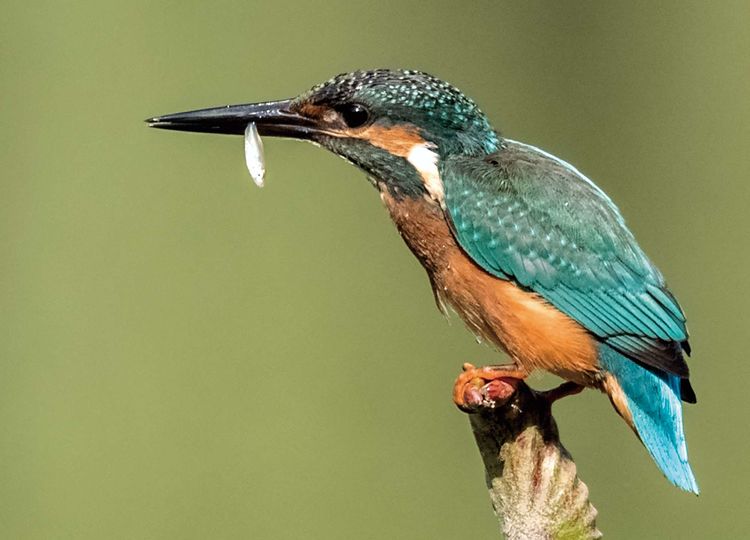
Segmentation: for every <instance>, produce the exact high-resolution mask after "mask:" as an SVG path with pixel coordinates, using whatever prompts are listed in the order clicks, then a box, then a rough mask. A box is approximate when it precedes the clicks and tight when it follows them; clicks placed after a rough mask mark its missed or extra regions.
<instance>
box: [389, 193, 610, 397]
mask: <svg viewBox="0 0 750 540" xmlns="http://www.w3.org/2000/svg"><path fill="white" fill-rule="evenodd" d="M382 198H383V201H384V202H385V204H386V206H387V207H388V209H389V211H390V213H391V216H392V217H393V220H394V222H395V223H396V226H397V227H398V230H399V232H400V233H401V236H402V237H403V238H404V240H405V241H406V243H407V245H408V246H409V248H410V249H411V250H412V252H413V253H414V254H415V255H416V257H417V258H418V259H419V260H420V262H421V263H422V265H423V266H424V267H425V269H426V270H427V273H428V274H429V276H430V281H431V283H432V286H433V290H434V291H435V296H436V298H437V299H438V301H439V302H441V301H442V302H445V303H447V304H450V305H451V306H452V307H453V309H454V310H455V311H456V312H457V313H458V314H459V316H460V317H461V318H462V319H463V320H464V321H465V322H466V324H467V325H468V326H469V328H470V329H471V330H472V331H473V332H474V333H475V334H477V336H479V337H480V338H482V339H484V340H485V341H489V342H490V343H493V344H494V345H496V346H497V347H499V348H501V349H503V350H505V351H506V352H507V353H508V354H509V355H510V357H511V358H512V359H513V361H514V362H516V364H518V366H519V367H521V368H522V369H524V370H526V371H529V372H530V371H532V370H534V369H537V368H540V369H544V370H547V371H550V372H552V373H555V374H557V375H559V376H561V377H563V378H565V379H567V380H572V381H574V382H577V383H579V384H584V385H587V386H596V385H597V381H598V378H597V376H598V374H599V367H598V362H597V349H596V341H595V339H594V338H593V337H592V335H591V334H590V333H589V332H588V331H587V330H586V329H585V328H583V327H582V326H581V325H580V324H578V323H577V322H576V321H574V320H573V319H571V318H570V317H568V316H567V315H565V314H564V313H562V312H561V311H559V310H558V309H557V308H555V307H554V306H552V305H551V304H549V303H547V302H546V301H545V300H544V299H543V298H542V297H540V296H539V295H538V294H536V293H533V292H530V291H525V290H523V289H522V288H520V287H518V286H517V285H516V284H515V283H513V282H511V281H506V280H502V279H499V278H497V277H495V276H492V275H491V274H489V273H487V272H485V271H484V270H483V269H481V268H480V267H479V266H477V265H476V264H475V263H474V262H473V261H472V260H471V259H470V258H469V257H468V256H467V255H466V254H465V253H464V251H463V250H462V249H461V248H460V247H459V246H458V244H457V243H456V241H455V239H454V237H453V234H452V233H451V231H450V229H449V228H448V224H447V223H446V221H445V218H444V216H443V212H442V210H441V209H440V208H439V207H438V206H437V205H436V204H435V203H434V202H433V201H431V200H427V199H412V198H408V197H406V198H403V199H397V198H395V197H393V196H391V195H389V194H388V193H387V192H384V193H383V195H382Z"/></svg>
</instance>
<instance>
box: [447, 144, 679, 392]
mask: <svg viewBox="0 0 750 540" xmlns="http://www.w3.org/2000/svg"><path fill="white" fill-rule="evenodd" d="M441 179H442V180H443V186H444V190H445V203H446V211H447V215H448V218H449V220H450V221H451V222H452V224H453V226H454V232H455V234H456V238H457V240H458V242H459V244H460V245H461V247H462V248H463V249H464V250H465V251H466V252H467V254H468V255H469V256H470V257H472V258H473V259H474V261H475V262H476V263H477V264H478V265H479V266H481V267H482V268H484V269H485V270H486V271H488V272H490V273H492V274H494V275H496V276H498V277H501V278H503V279H508V278H512V279H514V280H516V281H517V282H518V283H519V284H520V285H522V286H523V287H525V288H528V289H530V290H533V291H535V292H537V293H539V294H540V295H541V296H542V297H543V298H545V299H546V300H547V301H548V302H550V303H551V304H552V305H554V306H555V307H557V308H558V309H560V310H561V311H563V312H564V313H566V314H568V315H569V316H570V317H572V318H574V319H575V320H576V321H578V322H579V323H580V324H581V325H583V326H584V327H585V328H587V329H588V330H589V331H591V332H592V333H593V334H595V335H596V336H597V337H598V338H599V339H600V340H602V341H604V342H610V343H611V345H612V346H613V347H615V348H616V349H617V350H618V351H620V352H621V353H623V354H625V355H627V356H629V357H630V358H632V359H635V360H637V361H640V362H644V363H646V364H648V365H650V366H653V367H656V368H659V369H663V370H665V371H667V372H670V373H673V374H675V375H678V376H680V377H685V376H687V374H688V368H687V364H686V363H685V362H684V359H683V358H682V355H681V352H680V351H679V348H675V347H672V346H669V345H668V344H669V343H671V342H685V343H686V340H687V330H686V327H685V316H684V314H683V313H682V310H681V309H680V306H679V304H678V303H677V301H676V300H675V298H674V297H673V296H672V295H671V293H670V292H669V291H668V290H667V289H666V286H665V284H664V279H663V278H662V276H661V273H660V272H659V271H658V269H657V268H656V267H655V266H653V264H651V262H650V261H649V259H648V258H647V257H646V255H645V254H644V253H643V251H642V250H641V249H640V247H639V246H638V244H637V243H636V241H635V239H634V238H633V235H632V234H631V233H630V231H629V230H628V229H627V227H626V226H625V222H624V220H623V219H622V216H621V215H620V213H619V211H618V210H617V208H616V207H615V206H614V204H613V203H612V202H611V201H610V199H609V198H608V197H607V196H606V195H605V194H604V193H603V192H601V190H599V189H598V188H597V187H596V186H594V185H593V184H592V183H591V182H590V181H589V180H588V179H586V178H585V177H584V176H583V175H581V174H580V173H579V172H578V171H576V170H575V169H574V168H572V167H571V166H570V165H567V164H565V163H564V162H561V161H559V160H557V159H556V158H554V157H552V156H550V155H548V154H546V153H544V152H542V151H539V150H537V149H535V148H533V147H530V146H526V145H523V144H521V143H515V142H513V141H506V142H505V143H504V148H503V149H502V150H501V151H499V152H498V153H497V154H494V155H493V156H492V157H491V159H487V160H483V159H481V158H475V157H468V156H463V157H453V158H449V159H447V160H445V161H444V162H441ZM685 347H687V345H685ZM686 350H689V349H686Z"/></svg>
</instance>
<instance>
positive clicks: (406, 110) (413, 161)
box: [148, 69, 500, 195]
mask: <svg viewBox="0 0 750 540" xmlns="http://www.w3.org/2000/svg"><path fill="white" fill-rule="evenodd" d="M148 122H149V125H150V126H152V127H156V128H162V129H172V130H180V131H198V132H207V133H227V134H238V135H240V134H242V133H244V131H245V127H246V126H247V124H248V123H250V122H255V124H256V125H257V128H258V131H259V133H260V134H261V135H272V136H278V137H287V138H293V139H301V140H308V141H311V142H314V143H316V144H319V145H321V146H323V147H325V148H327V149H329V150H330V151H332V152H333V153H335V154H337V155H339V156H341V157H343V158H344V159H346V160H348V161H350V162H351V163H353V164H355V165H357V166H358V167H360V168H362V169H363V170H364V171H365V172H367V173H368V174H369V176H370V177H371V178H372V179H373V180H375V181H376V182H377V183H379V184H380V185H381V187H383V188H388V189H390V190H392V191H393V192H394V193H402V194H408V195H418V194H423V193H425V191H428V192H429V191H430V186H429V181H430V178H429V177H430V175H433V176H434V174H437V164H438V163H439V160H441V159H445V158H446V157H447V156H449V155H455V154H471V155H482V154H489V153H492V152H494V151H496V150H497V149H498V148H499V145H500V140H499V137H498V135H497V133H496V132H495V130H494V129H493V128H492V126H491V125H490V123H489V121H488V120H487V117H486V116H485V115H484V113H482V111H480V110H479V108H478V107H477V105H476V104H475V103H474V102H473V101H472V100H471V99H469V98H468V97H466V96H465V95H464V94H463V93H461V92H460V91H459V90H458V89H456V88H455V87H453V86H451V85H450V84H448V83H446V82H444V81H441V80H439V79H436V78H435V77H432V76H430V75H427V74H426V73H422V72H419V71H407V70H387V69H379V70H373V71H355V72H352V73H345V74H342V75H338V76H336V77H334V78H333V79H330V80H328V81H326V82H324V83H322V84H320V85H317V86H315V87H313V88H312V89H311V90H309V91H307V92H305V93H303V94H301V95H300V96H298V97H296V98H293V99H287V100H281V101H272V102H265V103H253V104H247V105H228V106H225V107H215V108H211V109H201V110H197V111H190V112H185V113H177V114H169V115H165V116H160V117H156V118H151V119H149V120H148ZM433 180H434V178H433ZM433 187H435V186H433Z"/></svg>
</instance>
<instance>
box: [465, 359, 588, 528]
mask: <svg viewBox="0 0 750 540" xmlns="http://www.w3.org/2000/svg"><path fill="white" fill-rule="evenodd" d="M468 367H473V366H468ZM464 369H468V368H467V366H465V367H464ZM457 384H460V385H461V387H457V388H456V389H455V390H456V391H458V392H461V393H462V394H463V396H464V397H465V401H464V403H465V404H466V406H465V407H463V409H464V410H465V412H467V413H468V414H469V421H470V423H471V429H472V431H473V432H474V437H475V439H476V442H477V446H478V447H479V453H480V454H481V456H482V460H483V461H484V467H485V471H486V480H487V488H488V489H489V495H490V500H491V501H492V506H493V508H494V510H495V514H496V515H497V517H498V520H499V521H500V527H501V530H502V532H503V534H504V535H505V537H506V538H507V539H509V540H521V539H523V540H536V539H545V540H548V539H549V540H562V539H566V540H568V539H570V540H573V539H593V538H601V536H602V534H601V532H599V530H598V529H597V528H596V509H595V508H594V507H593V506H592V505H591V503H590V502H589V494H588V488H587V487H586V484H584V483H583V482H581V481H580V480H579V479H578V476H577V474H576V465H575V463H574V462H573V458H572V457H571V456H570V454H569V453H568V452H567V450H565V448H564V447H563V445H562V444H561V443H560V436H559V433H558V431H557V425H556V423H555V420H554V418H552V413H551V410H550V408H551V403H552V401H553V400H554V398H556V397H559V396H560V395H564V394H566V393H573V392H575V391H577V390H578V388H577V387H576V386H575V385H573V384H572V383H566V384H564V385H562V386H561V387H560V388H559V389H556V390H553V391H551V392H537V391H535V390H532V389H531V388H529V387H528V386H527V385H526V384H525V383H524V382H522V381H519V380H516V379H496V380H492V381H489V382H488V381H484V380H481V379H479V380H478V379H474V380H473V381H471V383H469V384H465V383H464V382H460V379H459V381H457Z"/></svg>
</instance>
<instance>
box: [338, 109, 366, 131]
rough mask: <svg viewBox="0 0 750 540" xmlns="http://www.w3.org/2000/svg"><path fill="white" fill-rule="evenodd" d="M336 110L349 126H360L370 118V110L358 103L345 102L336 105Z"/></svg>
mask: <svg viewBox="0 0 750 540" xmlns="http://www.w3.org/2000/svg"><path fill="white" fill-rule="evenodd" d="M336 110H337V111H338V112H339V114H341V117H342V118H343V119H344V122H346V125H347V126H348V127H350V128H358V127H362V126H364V125H365V124H366V123H367V122H368V121H369V120H370V111H368V110H367V109H366V108H365V107H363V106H362V105H360V104H359V103H347V104H345V105H341V106H340V107H336Z"/></svg>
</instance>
